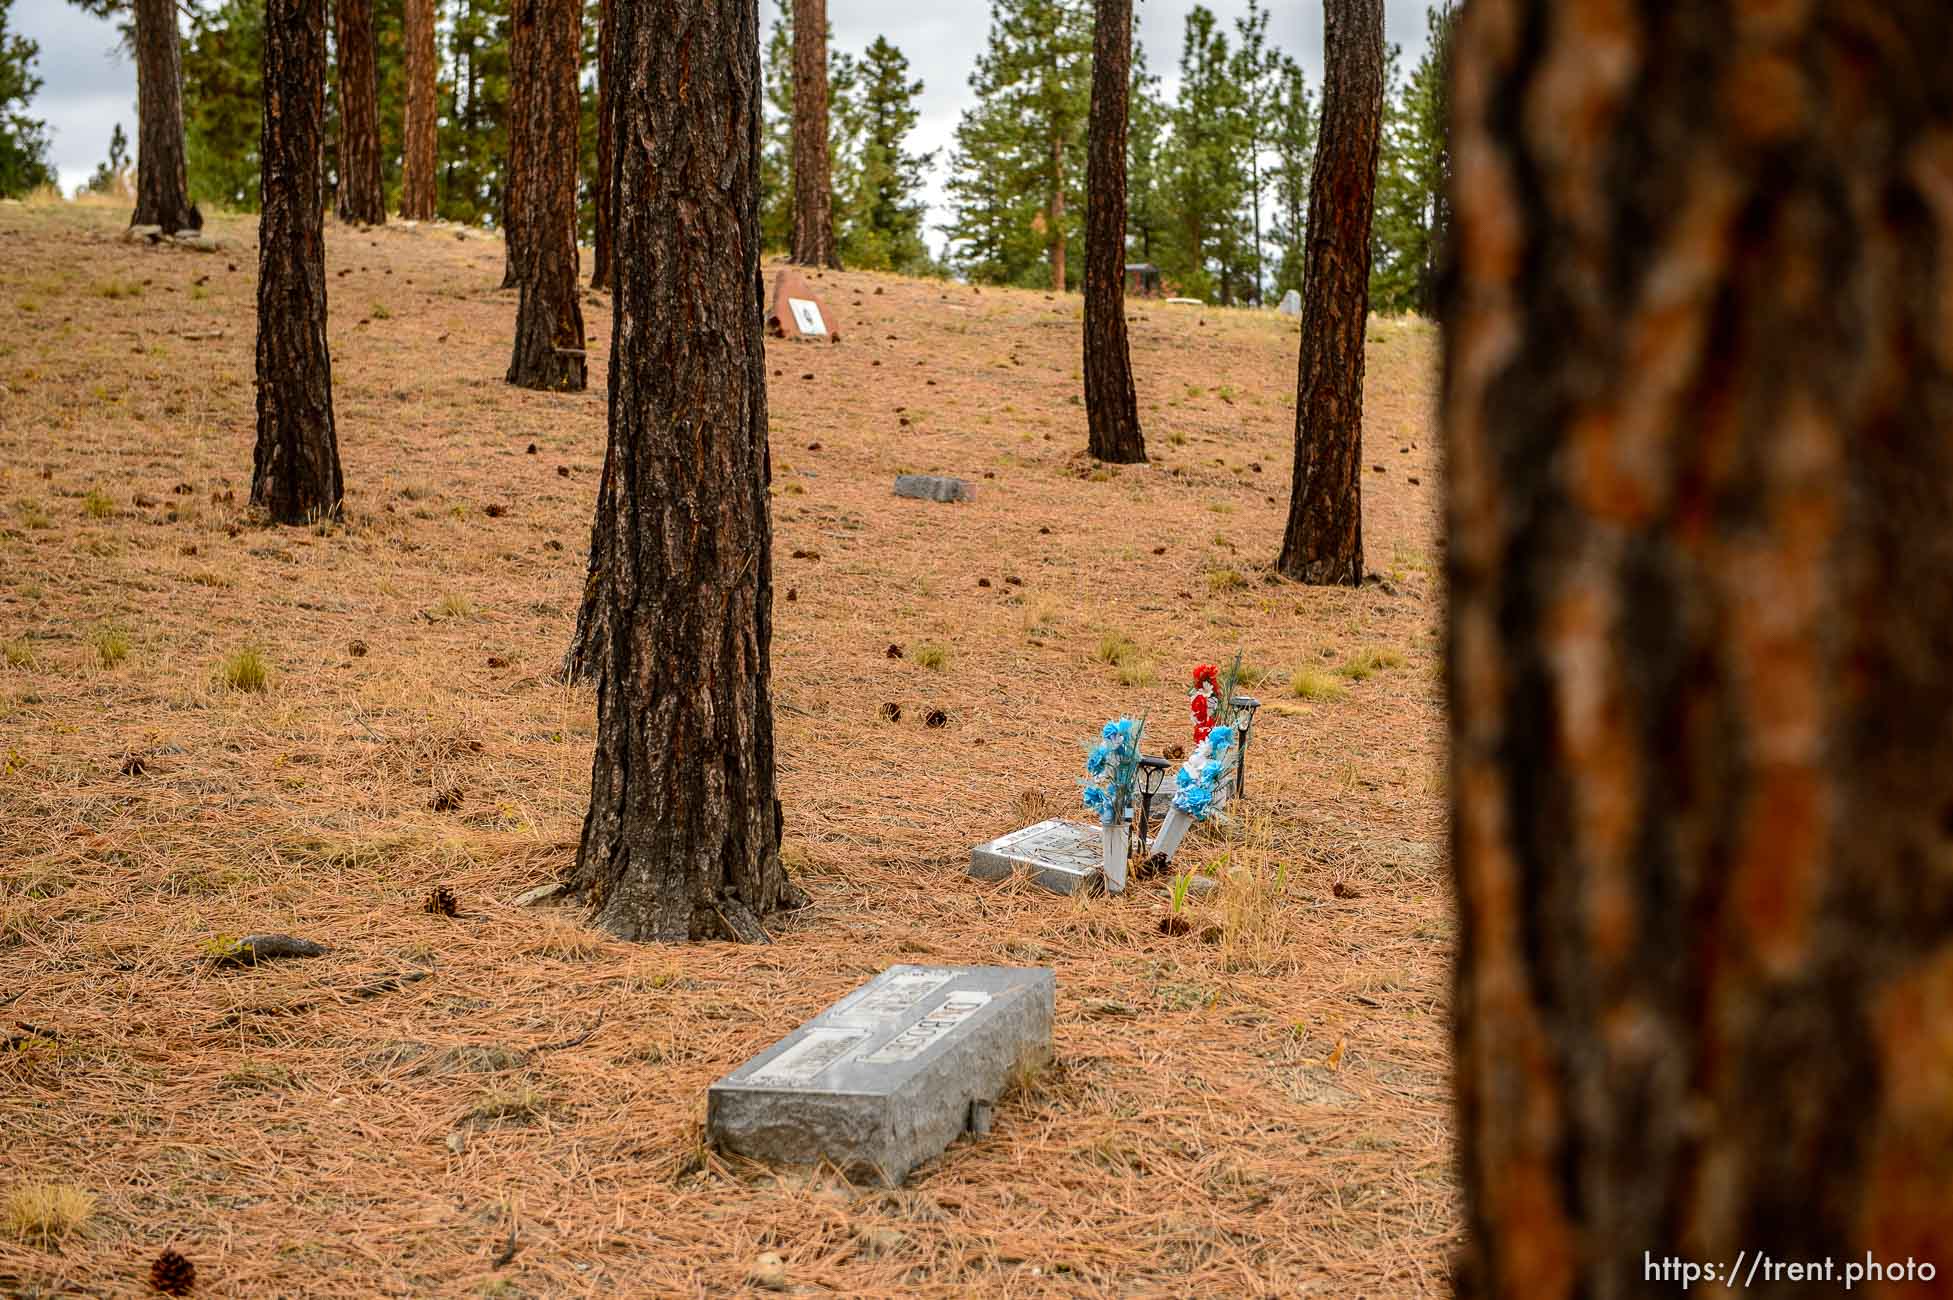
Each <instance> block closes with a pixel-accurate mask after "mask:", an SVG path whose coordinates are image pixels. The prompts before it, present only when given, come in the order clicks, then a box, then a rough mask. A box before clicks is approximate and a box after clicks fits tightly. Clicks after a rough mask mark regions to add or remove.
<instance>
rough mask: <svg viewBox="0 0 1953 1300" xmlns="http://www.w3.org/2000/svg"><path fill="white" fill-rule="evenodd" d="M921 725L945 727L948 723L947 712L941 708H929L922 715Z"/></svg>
mask: <svg viewBox="0 0 1953 1300" xmlns="http://www.w3.org/2000/svg"><path fill="white" fill-rule="evenodd" d="M922 725H923V726H925V727H947V726H948V725H949V714H947V713H945V712H943V711H942V710H941V709H931V710H929V712H928V714H927V715H925V716H924V717H923V719H922Z"/></svg>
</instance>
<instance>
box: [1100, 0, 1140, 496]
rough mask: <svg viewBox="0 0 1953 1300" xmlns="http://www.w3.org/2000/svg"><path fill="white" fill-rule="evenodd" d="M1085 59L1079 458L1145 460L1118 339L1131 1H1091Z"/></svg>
mask: <svg viewBox="0 0 1953 1300" xmlns="http://www.w3.org/2000/svg"><path fill="white" fill-rule="evenodd" d="M1094 23H1095V29H1094V32H1093V37H1092V41H1093V53H1092V120H1091V126H1090V132H1089V133H1090V138H1091V150H1090V154H1089V156H1088V158H1087V159H1086V168H1085V193H1086V200H1085V420H1086V425H1087V428H1088V434H1087V438H1086V450H1087V451H1089V452H1090V453H1091V454H1092V455H1093V456H1096V457H1097V458H1098V459H1100V460H1106V461H1115V462H1118V463H1120V464H1126V465H1133V464H1140V463H1143V462H1144V461H1145V459H1146V439H1145V438H1144V437H1143V436H1142V435H1141V433H1140V430H1139V399H1138V397H1137V396H1136V395H1135V393H1134V392H1133V384H1132V349H1131V347H1130V346H1129V344H1128V342H1127V339H1126V117H1127V111H1128V107H1129V105H1128V97H1129V96H1130V95H1131V93H1132V84H1131V83H1132V0H1098V7H1097V13H1096V15H1095V17H1094Z"/></svg>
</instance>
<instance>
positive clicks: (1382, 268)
mask: <svg viewBox="0 0 1953 1300" xmlns="http://www.w3.org/2000/svg"><path fill="white" fill-rule="evenodd" d="M1411 137H1412V132H1411V129H1410V125H1409V114H1407V113H1406V112H1405V109H1404V85H1403V50H1402V49H1401V48H1400V47H1399V46H1395V45H1390V46H1386V47H1385V49H1384V56H1383V136H1382V140H1381V142H1380V145H1379V155H1378V159H1377V191H1376V215H1375V217H1374V224H1373V225H1372V226H1371V230H1370V310H1371V311H1373V312H1378V313H1381V314H1385V315H1395V314H1398V313H1401V312H1406V311H1409V310H1411V308H1412V307H1413V306H1414V305H1415V304H1416V297H1417V280H1418V274H1419V272H1420V270H1421V269H1422V262H1421V258H1420V252H1421V248H1422V244H1423V239H1424V236H1423V231H1422V224H1423V215H1422V207H1423V202H1424V195H1423V193H1422V192H1421V190H1420V189H1419V186H1418V183H1417V176H1416V159H1415V157H1414V152H1415V147H1416V146H1415V142H1414V140H1413V139H1412V138H1411Z"/></svg>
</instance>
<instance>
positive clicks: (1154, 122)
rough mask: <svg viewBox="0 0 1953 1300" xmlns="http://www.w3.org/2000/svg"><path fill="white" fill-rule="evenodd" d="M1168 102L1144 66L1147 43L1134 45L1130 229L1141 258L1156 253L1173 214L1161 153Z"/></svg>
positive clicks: (1129, 155)
mask: <svg viewBox="0 0 1953 1300" xmlns="http://www.w3.org/2000/svg"><path fill="white" fill-rule="evenodd" d="M1166 129H1167V108H1166V105H1165V104H1164V103H1162V102H1161V100H1160V79H1159V76H1158V75H1157V74H1156V73H1154V72H1152V71H1150V70H1148V68H1147V67H1146V47H1145V46H1143V45H1141V44H1140V43H1139V42H1138V41H1137V40H1134V42H1133V48H1132V109H1131V112H1130V113H1129V114H1128V116H1127V121H1126V234H1127V236H1128V237H1129V238H1130V239H1131V240H1132V242H1133V244H1134V246H1135V247H1134V250H1133V251H1134V252H1135V253H1136V254H1137V255H1138V257H1139V260H1140V261H1142V262H1151V261H1152V260H1153V259H1154V257H1155V256H1156V252H1157V247H1156V246H1157V244H1158V242H1159V240H1160V238H1161V236H1162V234H1163V233H1164V232H1165V230H1166V224H1167V221H1168V220H1169V214H1168V212H1167V196H1166V188H1165V179H1164V176H1163V173H1162V166H1163V164H1162V154H1163V152H1164V150H1165V148H1166Z"/></svg>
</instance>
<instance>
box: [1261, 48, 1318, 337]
mask: <svg viewBox="0 0 1953 1300" xmlns="http://www.w3.org/2000/svg"><path fill="white" fill-rule="evenodd" d="M1269 145H1270V148H1271V149H1272V150H1273V152H1274V155H1275V165H1274V166H1273V167H1271V168H1270V169H1269V172H1268V180H1269V185H1270V187H1271V189H1272V190H1273V198H1274V205H1273V211H1272V214H1271V220H1270V222H1269V227H1268V233H1269V237H1270V238H1272V239H1273V240H1274V241H1275V245H1276V247H1278V248H1279V249H1281V255H1280V257H1279V258H1278V259H1277V260H1276V264H1275V286H1274V291H1275V294H1276V296H1277V297H1278V298H1279V297H1280V296H1281V295H1283V294H1286V293H1287V292H1288V291H1289V290H1290V289H1294V290H1296V291H1297V292H1300V291H1301V288H1302V241H1303V238H1304V236H1306V235H1307V233H1308V228H1309V174H1310V172H1311V170H1312V169H1313V168H1314V166H1315V155H1316V119H1315V105H1314V102H1313V100H1312V99H1311V97H1310V95H1309V85H1308V81H1307V79H1306V78H1304V77H1303V75H1302V67H1301V65H1300V64H1298V63H1297V62H1296V61H1295V60H1294V59H1291V58H1289V57H1288V56H1287V55H1283V56H1282V71H1281V78H1280V86H1279V90H1278V93H1277V95H1276V97H1275V116H1274V125H1273V128H1272V130H1271V131H1270V134H1269Z"/></svg>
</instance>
